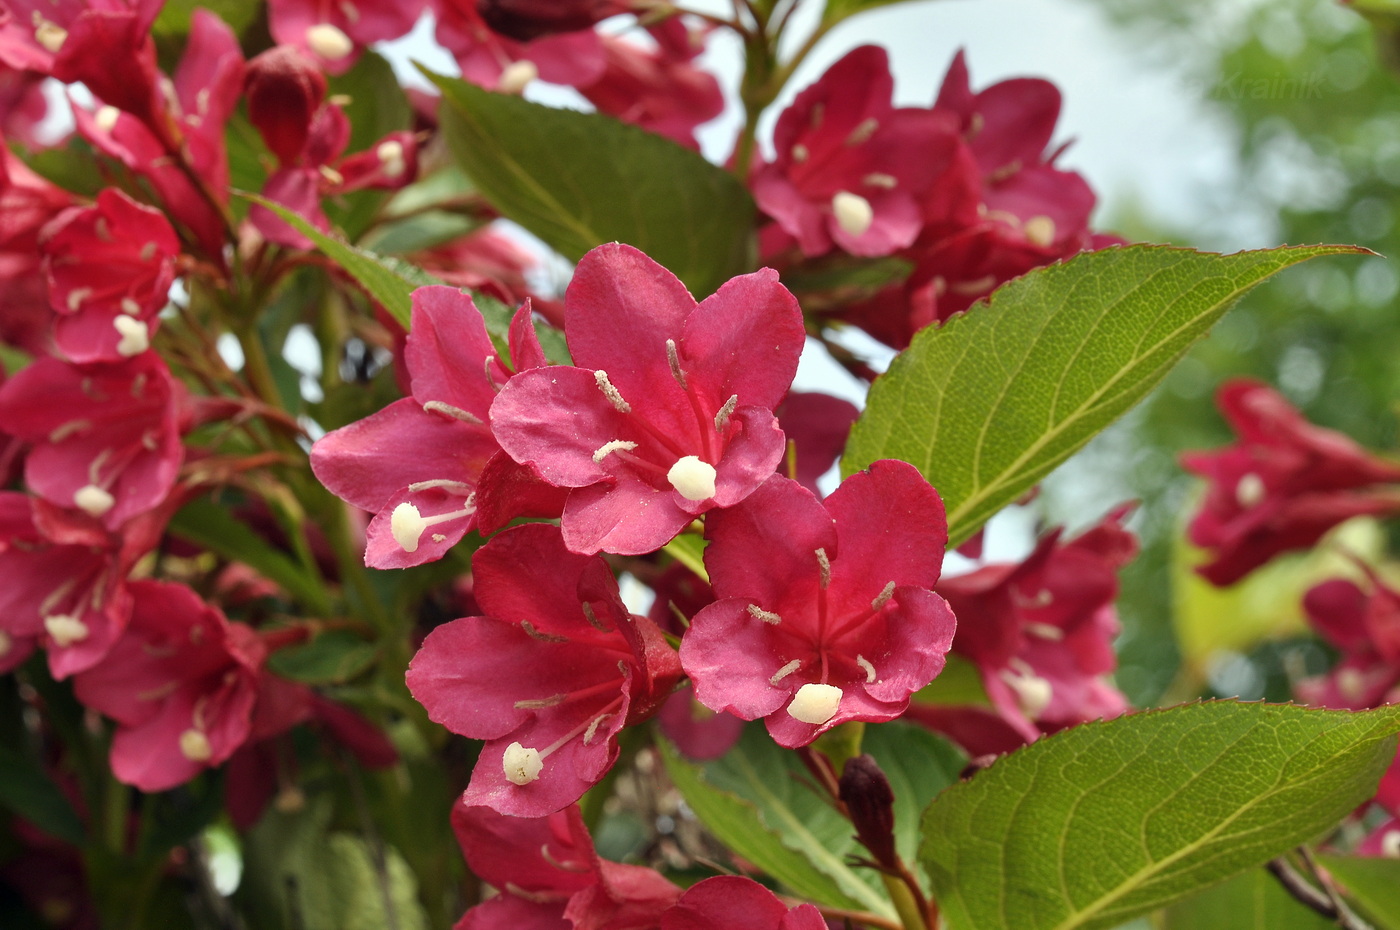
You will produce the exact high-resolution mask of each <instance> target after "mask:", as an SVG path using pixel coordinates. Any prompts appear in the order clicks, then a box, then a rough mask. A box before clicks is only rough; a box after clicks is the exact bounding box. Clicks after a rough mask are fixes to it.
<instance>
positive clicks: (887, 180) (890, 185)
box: [861, 171, 899, 191]
mask: <svg viewBox="0 0 1400 930" xmlns="http://www.w3.org/2000/svg"><path fill="white" fill-rule="evenodd" d="M861 180H862V181H864V182H865V184H866V186H868V187H878V188H880V189H881V190H887V191H892V190H894V189H895V188H896V187H898V186H899V179H898V178H896V177H895V176H894V175H892V174H884V173H883V172H880V171H872V172H871V173H870V174H867V175H866V176H865V177H863V178H861Z"/></svg>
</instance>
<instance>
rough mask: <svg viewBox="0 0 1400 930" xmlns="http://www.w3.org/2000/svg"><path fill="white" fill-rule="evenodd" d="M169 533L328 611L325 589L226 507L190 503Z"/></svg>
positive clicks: (317, 580)
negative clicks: (248, 567)
mask: <svg viewBox="0 0 1400 930" xmlns="http://www.w3.org/2000/svg"><path fill="white" fill-rule="evenodd" d="M170 531H171V532H172V533H174V534H175V535H176V536H179V537H181V538H182V539H186V540H189V541H190V542H193V543H197V544H198V545H201V546H204V547H205V548H207V549H209V550H211V551H213V552H216V553H218V554H219V555H221V556H223V557H224V558H227V559H232V560H233V561H235V562H242V563H244V564H245V565H249V566H251V567H252V568H254V569H257V571H258V573H259V574H261V575H263V576H265V577H267V578H268V579H269V580H271V581H274V582H276V583H277V584H279V585H281V586H282V588H283V589H285V590H286V591H287V593H288V594H290V595H292V596H293V597H295V598H297V599H298V600H300V601H302V602H303V603H305V604H308V605H311V606H313V607H317V608H318V609H321V610H322V611H323V612H324V611H327V610H329V602H328V600H327V596H326V592H325V589H324V588H323V587H322V585H321V582H320V580H319V579H317V578H313V577H311V576H309V575H307V574H306V572H304V571H303V570H302V568H301V566H299V565H298V564H297V563H296V562H294V561H293V560H292V559H290V558H289V557H288V556H287V555H286V554H284V553H282V552H279V551H278V550H276V549H274V548H272V547H271V546H270V545H268V542H267V540H266V539H264V538H263V537H261V536H259V535H258V534H257V533H255V532H253V531H252V530H251V529H250V528H249V527H248V525H247V524H246V523H243V522H242V521H240V520H238V519H236V518H235V517H234V516H233V514H231V513H230V512H229V511H228V509H227V508H225V507H220V506H219V505H217V504H215V503H214V502H213V501H210V500H208V499H205V498H200V499H198V500H194V501H191V502H190V503H188V504H186V505H185V506H184V507H181V508H180V511H179V512H178V513H176V514H175V517H174V519H172V520H171V521H170Z"/></svg>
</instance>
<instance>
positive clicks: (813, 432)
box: [773, 391, 860, 494]
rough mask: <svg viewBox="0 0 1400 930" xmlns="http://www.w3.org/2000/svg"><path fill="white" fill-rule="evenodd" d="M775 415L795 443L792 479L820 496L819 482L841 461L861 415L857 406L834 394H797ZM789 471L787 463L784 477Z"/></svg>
mask: <svg viewBox="0 0 1400 930" xmlns="http://www.w3.org/2000/svg"><path fill="white" fill-rule="evenodd" d="M773 412H774V413H775V414H777V416H778V425H779V426H780V427H782V430H783V435H785V436H786V437H787V440H788V442H790V443H792V448H793V456H792V457H793V474H792V477H793V478H795V479H796V480H797V482H798V483H799V484H801V485H802V486H803V487H804V488H806V489H807V490H809V491H811V492H812V493H813V494H820V492H819V491H818V490H817V479H818V478H820V477H821V476H822V475H824V474H826V473H827V472H828V471H830V470H831V467H832V466H833V465H835V464H836V461H837V460H838V459H839V458H841V453H842V452H844V451H845V449H846V438H847V437H848V436H849V435H850V433H851V425H852V424H853V423H855V421H856V417H858V416H860V411H859V410H858V409H857V408H856V405H855V404H852V403H850V402H849V401H844V400H842V399H841V398H839V397H832V396H831V395H830V394H820V393H817V392H810V393H806V392H798V391H793V392H791V393H789V394H788V396H787V397H786V398H785V399H784V400H783V402H782V403H781V404H779V405H778V409H777V410H775V411H773ZM786 470H787V463H784V464H783V465H781V466H779V473H780V474H781V473H785V472H786Z"/></svg>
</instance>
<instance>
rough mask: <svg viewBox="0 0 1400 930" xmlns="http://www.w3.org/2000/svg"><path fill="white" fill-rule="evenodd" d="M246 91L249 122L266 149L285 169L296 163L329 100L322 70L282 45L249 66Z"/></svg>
mask: <svg viewBox="0 0 1400 930" xmlns="http://www.w3.org/2000/svg"><path fill="white" fill-rule="evenodd" d="M244 89H245V92H246V94H247V96H248V118H249V119H250V120H251V121H252V123H253V125H254V126H256V127H258V132H260V133H262V137H263V141H264V142H266V143H267V147H268V148H269V149H271V150H272V153H273V154H274V155H276V156H277V160H278V162H279V163H281V164H282V165H290V164H292V163H294V162H296V161H297V159H298V158H300V157H301V153H302V149H304V148H305V147H306V137H307V135H308V133H309V132H310V130H311V118H312V116H314V115H315V113H316V111H317V110H318V109H319V108H320V106H321V102H322V101H323V100H324V99H325V97H326V78H325V76H324V75H323V74H321V70H320V69H319V68H317V67H316V63H315V62H313V61H312V60H311V59H310V58H308V57H306V56H305V55H304V54H302V53H301V52H299V51H297V50H296V49H295V48H293V47H292V46H289V45H279V46H277V47H276V48H271V49H268V50H267V51H265V52H263V53H262V54H261V55H259V56H258V57H256V58H254V59H253V60H252V61H250V62H248V72H247V78H246V80H245V84H244Z"/></svg>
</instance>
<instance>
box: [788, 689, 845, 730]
mask: <svg viewBox="0 0 1400 930" xmlns="http://www.w3.org/2000/svg"><path fill="white" fill-rule="evenodd" d="M841 697H842V694H841V689H840V688H838V687H836V686H835V685H821V684H816V683H814V682H808V683H807V684H805V685H803V686H802V687H800V688H798V689H797V694H796V695H794V696H793V699H792V703H791V704H789V705H788V708H787V711H788V713H789V714H792V716H794V717H796V718H797V719H798V720H801V721H802V722H803V723H810V724H812V725H814V726H821V725H822V724H823V723H826V722H827V721H828V720H830V719H831V718H832V717H835V716H836V710H837V708H839V707H840V706H841Z"/></svg>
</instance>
